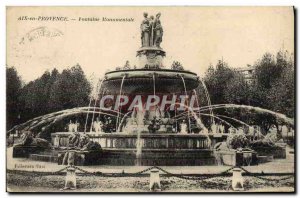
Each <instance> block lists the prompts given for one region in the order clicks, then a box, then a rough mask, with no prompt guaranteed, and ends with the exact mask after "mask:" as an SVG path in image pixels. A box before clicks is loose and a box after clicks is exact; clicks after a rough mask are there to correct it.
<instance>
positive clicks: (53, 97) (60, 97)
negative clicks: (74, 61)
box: [49, 65, 91, 111]
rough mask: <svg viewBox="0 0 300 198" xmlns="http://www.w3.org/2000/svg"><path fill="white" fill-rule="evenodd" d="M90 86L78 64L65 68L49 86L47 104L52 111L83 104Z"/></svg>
mask: <svg viewBox="0 0 300 198" xmlns="http://www.w3.org/2000/svg"><path fill="white" fill-rule="evenodd" d="M90 92H91V86H90V83H89V82H88V80H87V79H86V77H85V75H84V73H83V71H82V69H81V67H80V65H76V66H74V67H72V68H71V69H65V70H63V71H62V73H61V74H60V75H59V76H58V78H57V80H56V81H55V83H54V84H53V86H52V88H51V94H50V101H49V105H50V107H51V109H52V110H53V111H58V110H62V109H69V108H74V107H80V106H85V105H86V104H88V101H89V94H90Z"/></svg>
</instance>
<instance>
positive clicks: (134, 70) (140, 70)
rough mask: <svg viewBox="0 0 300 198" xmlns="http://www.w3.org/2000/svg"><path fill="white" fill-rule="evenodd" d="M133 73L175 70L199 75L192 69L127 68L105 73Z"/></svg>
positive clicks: (178, 72) (175, 71) (174, 71)
mask: <svg viewBox="0 0 300 198" xmlns="http://www.w3.org/2000/svg"><path fill="white" fill-rule="evenodd" d="M126 72H129V73H132V72H149V73H150V72H158V73H162V72H173V73H177V74H180V73H183V74H192V75H195V76H197V74H196V73H194V72H191V71H186V70H173V69H125V70H117V71H109V72H106V73H105V75H107V74H114V73H126Z"/></svg>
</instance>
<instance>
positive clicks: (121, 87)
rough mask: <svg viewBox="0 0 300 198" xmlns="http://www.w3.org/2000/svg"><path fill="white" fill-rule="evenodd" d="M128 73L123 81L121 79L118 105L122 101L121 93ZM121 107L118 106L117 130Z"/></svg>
mask: <svg viewBox="0 0 300 198" xmlns="http://www.w3.org/2000/svg"><path fill="white" fill-rule="evenodd" d="M125 77H126V75H124V76H123V78H122V81H121V86H120V94H119V101H118V105H119V104H120V102H121V94H122V89H123V83H124V79H125ZM120 111H121V109H120V107H119V108H118V116H117V121H116V130H117V129H118V126H119V119H120Z"/></svg>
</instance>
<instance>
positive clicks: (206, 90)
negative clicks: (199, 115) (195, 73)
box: [199, 78, 215, 124]
mask: <svg viewBox="0 0 300 198" xmlns="http://www.w3.org/2000/svg"><path fill="white" fill-rule="evenodd" d="M199 79H200V82H201V84H202V86H203V88H204V93H205V96H206V99H207V103H208V106H209V107H210V106H211V100H210V96H209V93H208V89H207V87H206V84H205V82H204V81H203V80H202V79H201V78H199ZM209 111H210V114H211V115H212V117H211V123H212V124H214V123H215V121H214V118H213V115H214V113H213V110H212V108H210V109H209Z"/></svg>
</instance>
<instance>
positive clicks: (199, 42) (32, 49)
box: [6, 7, 294, 82]
mask: <svg viewBox="0 0 300 198" xmlns="http://www.w3.org/2000/svg"><path fill="white" fill-rule="evenodd" d="M143 12H147V13H149V15H154V16H155V15H156V13H158V12H160V13H161V23H162V26H163V29H164V35H163V41H162V44H161V47H162V48H163V49H164V50H165V51H166V57H165V60H164V65H165V67H166V68H170V66H171V64H172V62H173V61H179V62H181V64H182V65H183V67H184V68H185V69H186V70H190V71H193V72H195V73H197V74H198V75H199V76H203V75H204V73H205V71H206V70H207V68H208V66H209V65H210V64H213V65H215V64H216V63H217V61H218V60H220V59H222V58H223V60H224V61H225V62H227V63H228V64H229V65H230V66H231V67H235V68H236V67H246V66H247V64H250V65H251V64H253V63H254V62H255V61H256V60H257V59H259V58H261V57H262V55H263V54H264V53H266V52H270V53H273V54H275V53H276V52H278V51H279V50H282V49H284V50H287V51H289V52H290V53H294V14H293V8H292V7H8V8H7V43H6V46H7V48H6V49H7V57H6V62H7V66H14V67H15V68H16V69H17V71H18V73H19V75H20V76H21V78H22V80H23V81H24V82H29V81H31V80H34V79H36V78H38V77H39V76H41V75H42V74H43V73H44V72H45V71H46V70H48V71H51V70H52V69H53V68H57V69H58V70H59V71H62V70H63V69H66V68H70V67H72V66H74V65H76V64H80V65H81V67H82V69H83V70H84V72H85V74H86V75H87V77H88V78H93V79H94V78H96V79H97V78H101V77H103V75H104V74H105V72H107V71H109V70H110V71H111V70H114V69H115V68H116V67H122V66H123V65H124V64H125V62H126V60H129V62H130V64H131V65H137V64H138V61H137V57H136V51H137V50H138V49H139V47H140V46H141V41H140V23H141V21H142V20H143ZM22 16H27V17H36V18H37V17H39V16H43V17H52V16H59V17H68V20H69V21H38V20H35V21H30V20H18V19H20V17H22ZM79 17H81V18H92V17H94V18H100V21H99V22H95V21H79V20H78V19H79ZM102 17H106V18H133V22H102V21H101V20H102ZM72 19H74V20H72ZM41 27H43V28H45V29H46V32H48V33H49V32H50V33H51V34H52V35H56V36H49V35H48V36H45V35H42V36H40V35H36V36H35V37H34V38H33V39H31V40H29V39H28V38H30V36H32V35H34V34H37V31H36V29H38V28H41ZM23 38H24V39H23Z"/></svg>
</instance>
